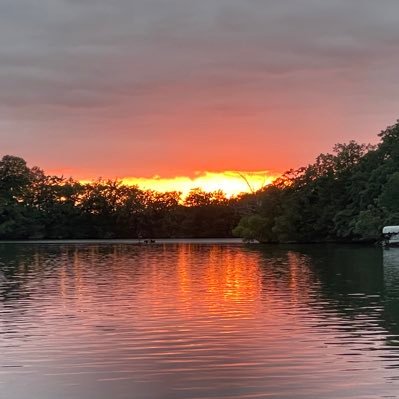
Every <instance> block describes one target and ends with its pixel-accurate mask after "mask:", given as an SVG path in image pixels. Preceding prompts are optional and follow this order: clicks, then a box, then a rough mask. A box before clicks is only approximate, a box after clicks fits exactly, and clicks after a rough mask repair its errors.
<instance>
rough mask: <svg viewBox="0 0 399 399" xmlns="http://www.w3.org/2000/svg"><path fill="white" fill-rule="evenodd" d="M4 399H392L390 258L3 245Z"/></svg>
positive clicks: (398, 352) (393, 270) (217, 246)
mask: <svg viewBox="0 0 399 399" xmlns="http://www.w3.org/2000/svg"><path fill="white" fill-rule="evenodd" d="M0 397H1V398H6V399H110V398H112V399H122V398H129V399H132V398H134V399H136V398H137V399H147V398H148V399H169V398H170V399H190V398H192V399H210V398H212V399H220V398H232V399H259V398H287V399H295V398H307V399H309V398H318V399H320V398H322V399H325V398H331V399H333V398H334V399H337V398H396V397H399V249H398V250H397V249H390V250H383V249H381V248H370V247H362V246H339V245H308V246H262V245H243V244H237V243H234V242H227V241H226V242H222V243H212V242H185V243H176V242H175V243H171V242H164V243H156V244H154V245H137V244H129V243H126V242H122V243H107V242H102V243H95V242H86V243H81V244H79V243H43V244H28V243H21V244H0Z"/></svg>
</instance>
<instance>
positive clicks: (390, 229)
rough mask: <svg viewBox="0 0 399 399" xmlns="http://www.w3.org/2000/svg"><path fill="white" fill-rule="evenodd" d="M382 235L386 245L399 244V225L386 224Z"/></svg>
mask: <svg viewBox="0 0 399 399" xmlns="http://www.w3.org/2000/svg"><path fill="white" fill-rule="evenodd" d="M382 236H383V238H384V243H385V245H399V226H385V227H384V228H383V229H382Z"/></svg>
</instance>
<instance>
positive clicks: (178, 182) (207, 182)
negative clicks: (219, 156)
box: [81, 171, 279, 197]
mask: <svg viewBox="0 0 399 399" xmlns="http://www.w3.org/2000/svg"><path fill="white" fill-rule="evenodd" d="M278 176H279V174H278V173H273V172H270V171H256V172H248V171H224V172H197V173H196V175H195V176H194V177H187V176H177V177H173V178H162V177H159V176H154V177H152V178H143V177H123V178H121V179H120V180H121V181H122V182H123V183H125V184H127V185H138V186H139V187H140V188H142V189H148V190H155V191H160V192H167V191H179V192H182V193H183V196H184V195H186V194H187V193H188V192H189V191H190V190H191V189H193V188H201V189H202V190H204V191H208V192H211V191H217V190H222V191H223V192H224V193H225V194H226V195H227V196H228V197H231V196H234V195H238V194H240V193H248V192H251V191H256V190H259V189H261V188H262V187H264V186H266V185H268V184H270V183H271V182H272V181H273V180H274V179H276V178H277V177H278ZM89 181H90V180H88V179H85V180H81V182H83V183H87V182H89Z"/></svg>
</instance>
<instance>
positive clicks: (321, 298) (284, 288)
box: [256, 245, 399, 344]
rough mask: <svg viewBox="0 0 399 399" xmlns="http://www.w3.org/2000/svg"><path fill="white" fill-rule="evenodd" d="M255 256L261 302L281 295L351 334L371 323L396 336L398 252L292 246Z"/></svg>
mask: <svg viewBox="0 0 399 399" xmlns="http://www.w3.org/2000/svg"><path fill="white" fill-rule="evenodd" d="M256 250H257V249H256ZM261 251H262V255H263V259H264V262H263V263H264V265H265V266H264V267H263V268H262V277H263V281H262V287H263V291H264V295H263V297H265V296H266V295H267V292H268V291H270V290H271V291H273V290H274V291H276V290H279V291H280V292H284V293H285V295H286V300H287V301H293V300H294V299H295V300H299V301H300V302H301V303H302V304H307V305H309V307H311V308H313V309H314V310H315V311H316V312H319V311H320V316H321V317H323V318H325V319H326V320H327V319H329V318H334V317H336V316H338V317H340V318H342V319H343V320H346V321H347V322H348V323H347V327H348V330H347V332H352V333H353V334H356V333H357V332H359V331H358V330H359V329H362V328H365V329H368V328H371V327H373V326H374V325H375V323H377V324H378V326H379V328H382V329H384V330H385V331H387V332H388V333H390V334H395V335H397V334H399V249H391V250H389V251H384V253H382V249H380V248H370V247H365V246H345V245H343V246H340V245H320V246H319V245H309V246H300V245H298V246H270V247H265V248H264V249H262V250H261ZM328 325H329V327H330V324H328ZM351 325H352V327H353V329H352V331H350V328H349V327H350V326H351ZM331 328H334V325H333V324H332V325H331ZM385 335H386V334H385ZM387 343H388V344H390V342H387Z"/></svg>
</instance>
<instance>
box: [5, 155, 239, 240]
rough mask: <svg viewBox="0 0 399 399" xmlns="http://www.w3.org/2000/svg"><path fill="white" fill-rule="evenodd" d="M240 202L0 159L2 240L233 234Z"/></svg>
mask: <svg viewBox="0 0 399 399" xmlns="http://www.w3.org/2000/svg"><path fill="white" fill-rule="evenodd" d="M241 215H242V213H241V211H240V205H239V201H238V200H237V199H228V198H226V197H225V195H224V194H223V193H222V192H220V191H217V192H213V193H207V192H204V191H201V190H200V189H194V190H192V191H191V192H190V193H189V195H188V196H187V197H186V198H185V199H182V196H181V193H178V192H166V193H159V192H155V191H150V190H141V189H139V188H138V187H137V186H127V185H124V184H122V183H121V182H120V181H111V180H98V181H95V182H92V183H90V184H81V183H79V182H77V181H75V180H73V179H66V178H64V177H58V176H49V175H46V174H45V173H44V172H43V170H41V169H40V168H38V167H32V168H29V167H28V166H27V164H26V162H25V160H23V159H22V158H19V157H15V156H10V155H6V156H4V157H3V158H2V159H1V161H0V239H3V240H12V239H71V238H86V239H88V238H159V237H168V238H185V237H194V238H201V237H231V235H232V230H233V228H234V226H235V225H237V223H238V221H239V219H240V216H241Z"/></svg>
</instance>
